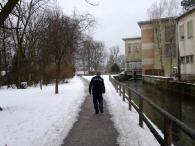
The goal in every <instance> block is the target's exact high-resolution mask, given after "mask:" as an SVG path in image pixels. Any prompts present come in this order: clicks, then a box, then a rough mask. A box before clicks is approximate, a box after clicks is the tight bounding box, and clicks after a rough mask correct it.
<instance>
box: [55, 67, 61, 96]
mask: <svg viewBox="0 0 195 146" xmlns="http://www.w3.org/2000/svg"><path fill="white" fill-rule="evenodd" d="M60 67H61V66H60V63H58V64H57V69H56V85H55V94H58V93H59V91H58V82H59V76H60Z"/></svg>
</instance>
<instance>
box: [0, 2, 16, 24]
mask: <svg viewBox="0 0 195 146" xmlns="http://www.w3.org/2000/svg"><path fill="white" fill-rule="evenodd" d="M18 1H19V0H8V2H7V3H6V5H5V6H4V7H3V9H2V10H1V12H0V25H2V24H3V22H4V21H5V20H6V19H7V17H8V16H9V14H10V13H11V11H12V10H13V8H14V7H15V5H16V4H17V3H18Z"/></svg>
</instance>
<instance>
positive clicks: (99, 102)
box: [93, 94, 103, 113]
mask: <svg viewBox="0 0 195 146" xmlns="http://www.w3.org/2000/svg"><path fill="white" fill-rule="evenodd" d="M93 104H94V109H95V112H96V113H99V111H100V112H101V113H103V97H102V94H93Z"/></svg>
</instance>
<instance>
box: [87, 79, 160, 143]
mask: <svg viewBox="0 0 195 146" xmlns="http://www.w3.org/2000/svg"><path fill="white" fill-rule="evenodd" d="M102 77H103V79H104V83H105V86H106V94H105V95H103V97H104V100H105V101H106V104H107V105H108V110H109V112H110V114H111V115H112V120H113V122H114V126H115V127H116V129H117V131H118V132H119V137H118V139H117V141H118V143H119V144H120V146H159V144H158V142H157V140H156V139H155V138H154V136H153V135H152V134H151V132H150V131H149V129H148V128H147V127H146V126H144V128H140V127H139V125H138V122H139V116H138V113H137V112H136V111H135V110H133V111H129V110H128V104H127V103H126V102H123V101H122V98H121V97H120V96H119V95H118V94H117V93H116V91H115V89H114V87H113V86H112V84H111V83H110V82H109V77H108V76H102ZM84 78H86V79H87V80H91V78H92V77H91V76H85V77H84Z"/></svg>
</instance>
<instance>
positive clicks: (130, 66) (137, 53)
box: [123, 37, 142, 75]
mask: <svg viewBox="0 0 195 146" xmlns="http://www.w3.org/2000/svg"><path fill="white" fill-rule="evenodd" d="M123 41H124V42H125V58H126V65H125V71H126V72H127V74H131V75H132V74H133V73H134V72H136V74H137V75H141V74H142V55H141V37H134V38H124V39H123Z"/></svg>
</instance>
